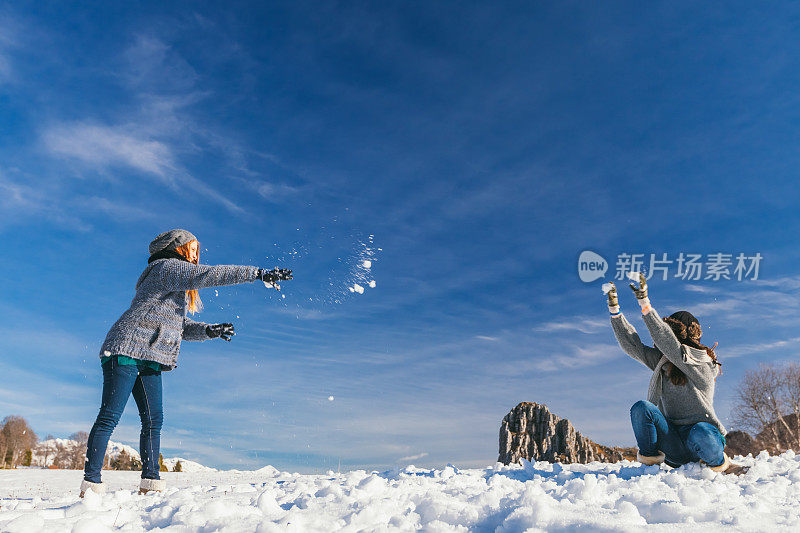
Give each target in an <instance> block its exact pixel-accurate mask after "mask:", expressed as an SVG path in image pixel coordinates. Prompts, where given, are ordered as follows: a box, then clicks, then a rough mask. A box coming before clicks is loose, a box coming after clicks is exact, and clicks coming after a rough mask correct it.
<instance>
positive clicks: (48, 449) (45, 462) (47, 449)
mask: <svg viewBox="0 0 800 533" xmlns="http://www.w3.org/2000/svg"><path fill="white" fill-rule="evenodd" d="M55 440H56V438H55V437H54V436H53V435H48V436H47V438H46V439H45V440H44V441H45V442H46V443H47V444H46V445H45V446H42V455H43V456H44V458H43V459H42V464H41V465H39V466H41V467H42V468H47V467H48V466H50V456H51V455H53V454H54V452H55V450H53V448H54V446H53V443H54V442H55Z"/></svg>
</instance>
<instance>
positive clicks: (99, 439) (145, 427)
mask: <svg viewBox="0 0 800 533" xmlns="http://www.w3.org/2000/svg"><path fill="white" fill-rule="evenodd" d="M131 392H132V393H133V399H134V400H136V406H137V407H138V408H139V417H140V418H141V419H142V432H141V435H140V436H139V453H140V454H141V456H142V478H144V479H159V475H158V470H159V465H158V452H159V448H160V447H161V425H162V423H163V421H164V412H163V409H162V407H161V372H160V371H157V370H153V369H151V368H147V367H146V366H144V365H141V366H140V365H120V364H119V363H118V362H117V358H116V357H112V358H111V359H110V360H108V361H106V362H105V363H104V364H103V396H102V400H101V403H100V413H98V415H97V420H95V423H94V426H92V431H91V432H90V433H89V444H88V446H87V450H86V467H85V469H84V476H83V478H84V479H85V480H86V481H91V482H92V483H100V470H101V469H102V468H103V459H104V458H105V455H106V448H107V447H108V439H109V438H110V437H111V432H112V431H114V428H115V427H117V423H118V422H119V418H120V417H121V416H122V411H123V409H125V404H126V403H128V397H129V396H130V395H131Z"/></svg>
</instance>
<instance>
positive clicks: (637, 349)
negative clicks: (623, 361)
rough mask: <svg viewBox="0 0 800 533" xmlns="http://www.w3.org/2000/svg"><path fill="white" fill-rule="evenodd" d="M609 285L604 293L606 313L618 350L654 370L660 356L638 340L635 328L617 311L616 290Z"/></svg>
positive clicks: (612, 285)
mask: <svg viewBox="0 0 800 533" xmlns="http://www.w3.org/2000/svg"><path fill="white" fill-rule="evenodd" d="M610 285H611V288H610V289H609V290H608V292H607V293H606V294H607V296H608V311H609V313H610V314H611V328H612V329H613V330H614V336H615V337H616V338H617V342H618V343H619V346H620V348H622V351H624V352H625V353H626V354H628V355H629V356H631V357H632V358H634V359H636V360H637V361H639V362H640V363H642V364H643V365H645V366H646V367H647V368H649V369H650V370H655V368H656V365H658V362H659V361H660V360H661V354H660V353H659V351H658V350H656V349H655V348H652V347H650V346H646V345H645V344H644V343H643V342H642V341H641V339H639V334H638V333H636V328H634V327H633V325H631V323H630V322H628V320H627V319H626V318H625V315H623V314H622V312H621V311H620V309H619V300H618V298H617V288H616V287H615V286H614V284H613V283H610Z"/></svg>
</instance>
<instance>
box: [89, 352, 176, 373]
mask: <svg viewBox="0 0 800 533" xmlns="http://www.w3.org/2000/svg"><path fill="white" fill-rule="evenodd" d="M112 357H116V358H117V364H119V365H123V366H132V365H137V366H144V367H147V368H150V369H152V370H156V371H158V372H161V371H162V370H163V367H162V365H161V363H156V362H155V361H145V360H144V359H134V358H133V357H128V356H127V355H110V356H103V357H101V358H100V366H102V365H104V364H106V361H109V360H111V358H112Z"/></svg>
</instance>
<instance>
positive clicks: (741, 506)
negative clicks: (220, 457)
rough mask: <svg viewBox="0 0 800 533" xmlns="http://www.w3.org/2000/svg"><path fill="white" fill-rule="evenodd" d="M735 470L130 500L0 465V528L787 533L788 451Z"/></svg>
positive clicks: (284, 485) (212, 486) (333, 477)
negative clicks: (82, 494)
mask: <svg viewBox="0 0 800 533" xmlns="http://www.w3.org/2000/svg"><path fill="white" fill-rule="evenodd" d="M738 460H739V461H740V462H742V463H744V464H747V465H750V466H752V468H751V469H750V471H749V472H748V473H747V474H745V475H743V476H741V477H736V476H731V475H725V474H717V473H714V472H712V471H711V470H709V469H708V468H705V467H702V466H700V465H699V464H690V465H687V466H684V467H681V468H677V469H670V468H668V467H666V466H661V467H657V466H649V467H648V466H642V465H640V464H639V463H635V462H630V461H627V460H624V461H621V462H619V463H613V464H609V463H597V462H595V463H589V464H571V465H561V464H552V463H547V462H536V463H533V464H532V463H528V462H526V461H523V463H522V464H517V465H510V466H503V465H501V464H497V465H495V466H493V467H489V468H486V469H479V470H459V469H457V468H455V467H452V466H448V467H446V468H444V469H442V470H423V469H418V468H414V467H413V466H410V467H406V468H404V469H402V470H399V469H398V470H394V471H389V472H383V473H374V472H373V473H369V472H365V471H363V470H359V471H353V472H347V473H342V474H337V473H334V472H328V473H327V474H325V475H301V474H290V473H288V472H279V471H278V470H276V469H274V468H272V467H265V468H262V469H261V470H257V471H254V472H241V471H235V470H234V471H223V472H195V473H189V474H178V473H166V474H164V475H163V477H164V479H166V481H167V485H168V489H167V490H166V491H165V492H164V493H163V494H149V495H147V496H138V495H137V494H136V493H135V490H136V488H137V487H138V473H137V472H117V471H112V472H105V473H104V474H103V480H104V483H106V484H107V486H108V491H109V492H108V493H107V494H105V495H103V496H97V495H95V494H91V495H90V497H88V498H87V499H85V500H83V501H82V500H80V499H79V498H78V486H79V484H80V479H81V476H80V473H79V472H74V471H62V470H5V471H0V531H8V532H12V533H13V532H15V531H43V530H46V531H70V530H71V531H73V532H81V531H93V532H102V531H110V530H111V528H119V529H122V530H125V531H150V530H163V529H170V530H173V529H174V530H176V531H177V530H180V531H187V532H200V531H217V530H225V531H237V532H239V531H243V532H246V531H258V532H271V531H302V532H316V531H319V532H330V531H353V532H355V531H387V530H390V531H432V532H433V531H436V532H440V531H441V532H456V531H458V532H462V531H479V532H483V531H486V532H498V533H501V532H512V531H513V532H518V531H533V532H541V531H575V530H582V531H622V532H638V531H774V530H782V531H797V530H798V529H799V528H800V506H798V505H797V502H798V501H800V457H799V456H795V454H794V453H793V452H786V453H784V454H783V455H781V456H778V457H770V456H768V455H767V454H766V453H764V454H761V455H759V456H758V457H756V458H753V457H747V458H744V459H741V458H739V459H738Z"/></svg>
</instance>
